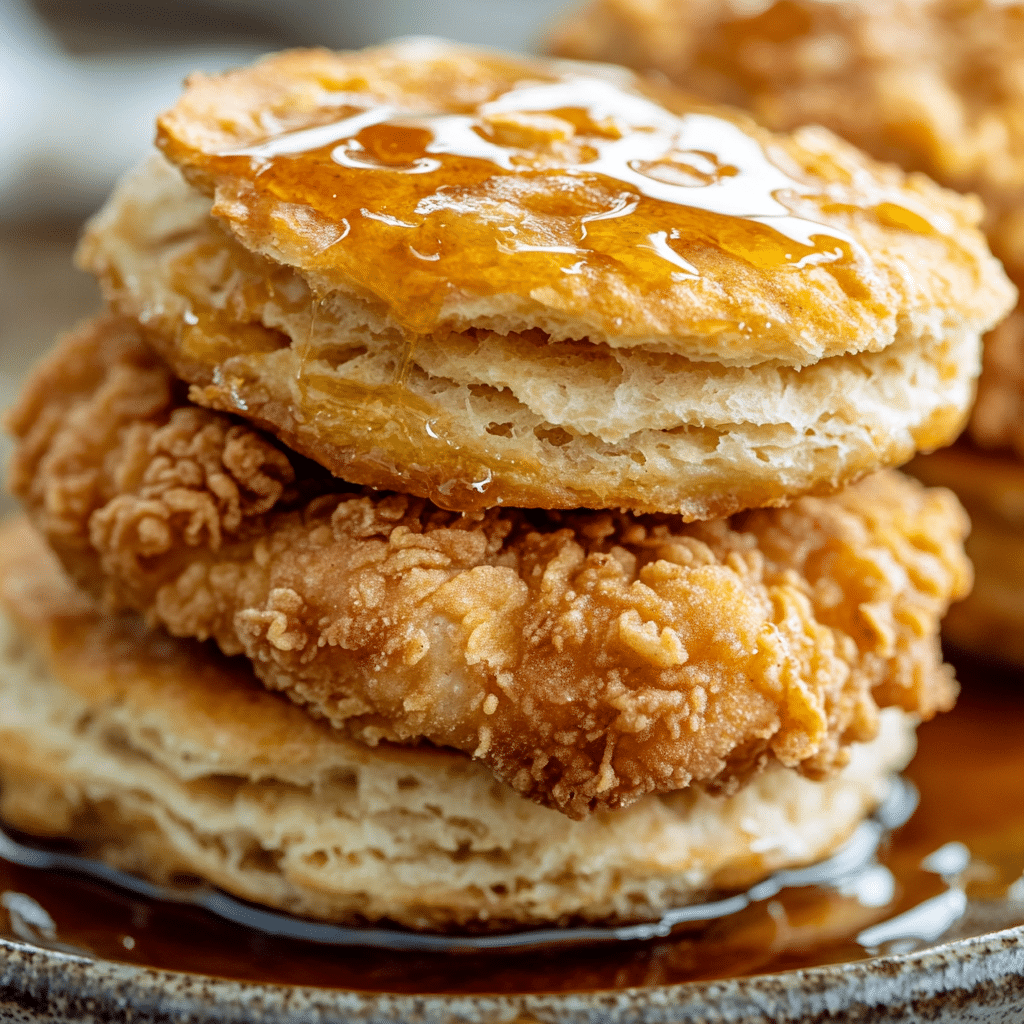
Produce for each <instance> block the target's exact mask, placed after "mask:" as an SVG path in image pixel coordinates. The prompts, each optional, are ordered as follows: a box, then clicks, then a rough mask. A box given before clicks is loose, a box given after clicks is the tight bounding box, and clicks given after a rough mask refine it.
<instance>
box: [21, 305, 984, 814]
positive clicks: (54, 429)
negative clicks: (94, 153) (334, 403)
mask: <svg viewBox="0 0 1024 1024" xmlns="http://www.w3.org/2000/svg"><path fill="white" fill-rule="evenodd" d="M175 387H176V382H175V380H174V378H173V377H172V376H171V374H170V373H169V371H168V370H167V368H166V366H164V365H163V364H161V363H160V362H159V361H158V360H157V359H156V358H155V357H154V356H153V355H152V354H151V353H150V351H149V350H148V349H147V348H146V347H145V346H144V345H143V344H142V342H141V341H140V339H139V337H138V334H137V331H136V329H135V328H134V327H133V326H132V325H131V324H130V323H129V322H125V321H118V320H111V319H108V320H99V321H95V322H93V323H92V324H91V325H87V326H86V327H84V328H83V329H82V330H81V331H80V332H79V334H77V335H74V336H71V337H69V338H68V339H66V340H65V341H64V342H63V344H62V345H61V346H59V347H58V349H57V351H56V352H55V353H54V354H53V355H52V356H51V357H50V359H49V360H48V361H47V362H45V363H44V364H42V365H41V366H40V367H39V369H38V370H37V371H36V373H35V375H34V377H33V378H32V379H31V380H30V381H29V382H28V384H27V386H26V388H25V391H24V393H23V396H22V398H21V401H20V403H19V405H18V407H17V408H16V409H15V410H14V411H13V413H12V414H11V416H10V417H9V426H10V427H11V429H12V430H13V432H14V433H15V434H16V435H17V436H18V438H19V447H18V451H17V453H16V455H15V458H14V460H13V462H12V466H11V471H10V486H11V488H12V490H13V491H14V492H15V493H16V494H17V495H18V496H19V497H21V498H22V499H23V500H24V501H25V503H26V505H27V507H28V510H29V512H30V514H31V515H32V516H33V518H34V519H35V521H36V523H37V524H38V525H39V526H40V528H41V529H42V531H43V533H44V535H45V536H46V538H47V540H48V541H49V542H50V543H51V545H53V547H54V548H55V550H56V551H57V552H58V553H59V554H60V556H61V557H62V559H63V560H64V561H65V564H66V565H67V566H68V567H69V568H70V570H71V572H72V574H73V575H74V577H75V578H76V580H78V581H79V582H80V583H82V584H83V585H84V586H86V587H88V588H90V589H91V590H93V591H94V592H98V593H102V594H103V596H104V597H105V599H106V602H107V605H108V606H125V605H127V606H129V607H132V608H135V609H138V610H143V611H145V612H146V613H147V615H148V616H149V617H150V618H151V619H152V620H154V621H156V622H159V623H162V624H164V625H166V626H167V628H168V629H170V631H171V632H172V633H175V634H177V635H183V636H198V637H203V638H205V637H213V638H215V639H216V640H217V641H218V643H219V644H220V645H221V647H222V648H223V649H224V650H225V651H226V652H228V653H232V654H234V653H245V654H246V655H248V657H249V658H250V659H251V660H252V662H253V665H254V668H255V670H256V673H257V675H258V676H259V677H260V678H261V679H262V680H263V681H264V682H265V683H267V684H268V685H269V686H271V687H273V688H279V689H283V690H286V691H287V692H288V693H289V694H290V695H291V696H292V697H293V698H294V699H296V700H298V701H300V702H302V703H304V704H307V705H309V706H310V708H311V709H312V710H314V711H316V712H317V713H319V714H322V715H324V716H326V717H327V718H329V719H330V720H331V721H332V722H333V723H334V724H335V725H337V726H339V727H342V728H345V729H347V730H348V731H349V732H350V733H351V734H352V735H355V736H358V737H360V738H361V739H363V740H366V741H368V742H370V743H373V742H376V741H378V740H381V739H387V740H393V741H402V742H409V741H416V740H421V739H428V740H430V741H432V742H433V743H435V744H438V745H442V746H451V747H455V748H457V749H460V750H463V751H465V752H466V753H469V754H472V755H473V756H474V757H476V758H477V759H479V760H481V761H482V762H483V763H484V764H486V765H487V766H488V767H489V768H491V769H492V770H493V771H494V772H495V774H497V775H498V777H499V778H501V779H502V780H504V781H505V782H508V783H509V784H511V785H512V786H513V787H514V788H515V789H516V790H518V791H519V792H521V793H522V794H524V795H526V796H529V797H531V798H532V799H535V800H537V801H542V802H546V803H548V804H550V805H552V806H554V807H557V808H558V809H560V810H562V811H564V812H565V813H567V814H569V815H570V816H574V817H582V816H584V815H586V814H587V813H589V812H591V811H593V810H595V809H597V808H600V807H615V806H626V805H629V804H631V803H633V802H635V801H636V800H638V799H639V798H640V797H641V796H643V795H644V794H646V793H651V792H666V791H669V790H675V789H683V788H686V787H688V786H690V785H693V784H701V785H704V786H706V787H710V788H714V789H719V790H721V789H724V790H727V791H731V790H734V789H735V788H736V786H737V785H738V783H739V782H740V781H742V780H743V779H744V778H746V777H748V776H750V774H751V773H752V772H754V771H756V770H757V769H759V768H762V767H763V766H764V765H765V764H767V763H769V762H771V761H776V760H777V761H779V762H781V763H782V764H784V765H786V766H788V767H792V768H798V769H799V770H800V771H802V772H804V773H806V774H809V775H812V776H821V775H822V774H827V773H828V772H830V771H832V770H834V769H835V768H836V767H837V766H838V765H840V764H842V763H843V762H844V760H845V758H846V756H847V747H848V745H849V744H850V743H851V742H856V741H864V740H867V739H870V738H871V737H872V736H873V735H874V734H875V730H876V728H877V716H878V707H879V706H880V705H882V706H885V705H897V706H899V707H902V708H904V709H906V710H909V711H914V712H918V713H920V714H922V715H924V716H926V717H927V716H929V715H931V714H932V713H933V712H935V711H936V710H939V709H942V708H946V707H948V706H949V705H950V704H951V702H952V699H953V694H954V683H953V680H952V676H951V673H950V672H949V670H948V668H946V667H945V666H943V665H942V663H941V657H940V654H939V651H938V645H937V641H936V633H937V624H938V619H939V617H940V616H941V615H942V613H943V612H944V611H945V609H946V607H947V605H948V602H949V600H950V599H951V598H953V597H956V596H959V595H961V594H963V593H964V592H965V590H966V588H967V586H968V583H969V567H968V565H967V563H966V560H965V559H964V556H963V552H962V547H961V544H962V539H963V536H964V534H965V532H966V528H967V524H966V520H965V517H964V515H963V513H962V511H961V510H960V508H959V506H958V505H957V504H956V502H955V499H953V497H952V496H951V495H950V494H948V493H947V492H944V491H925V490H923V489H921V488H920V487H919V485H917V484H915V483H912V482H910V481H908V480H906V479H904V478H901V477H899V476H897V475H895V474H879V475H876V476H874V477H872V478H870V479H868V480H867V481H865V482H863V483H862V484H860V485H857V486H855V487H852V488H848V489H847V490H846V491H844V492H842V493H841V494H839V495H837V496H835V497H833V498H830V499H825V500H816V499H803V500H801V501H798V502H797V503H795V504H794V505H793V507H792V508H790V509H788V510H784V511H761V512H754V513H751V514H748V515H746V516H743V517H740V518H737V519H736V520H734V521H731V522H730V521H726V520H718V521H714V522H710V523H701V524H695V525H689V526H687V525H685V524H683V523H682V522H681V521H680V520H679V519H678V518H675V517H665V516H662V517H636V516H630V515H626V514H613V513H595V512H577V513H532V514H531V513H528V512H523V511H521V510H511V509H508V510H491V511H489V512H487V513H478V514H472V515H457V514H453V513H447V512H443V511H440V510H437V509H435V508H433V507H432V506H430V505H429V504H427V503H425V502H423V501H422V500H416V499H413V498H410V497H408V496H406V495H397V494H392V495H383V494H370V493H360V492H358V491H351V490H350V491H345V490H344V489H341V490H340V491H339V489H338V484H337V482H336V481H331V480H330V478H329V477H327V475H326V474H323V473H319V474H318V473H317V472H316V471H315V470H314V469H313V468H312V467H310V466H308V465H307V464H304V463H302V462H301V461H297V460H296V459H295V457H294V456H290V454H289V453H287V452H286V451H283V450H282V449H280V448H279V447H277V446H276V445H275V444H273V443H272V442H270V441H269V440H268V439H266V438H265V437H263V436H261V435H259V434H258V433H256V432H255V431H253V430H252V429H251V428H249V427H247V426H243V425H240V424H238V423H237V422H236V421H233V420H232V419H230V418H228V417H226V416H224V415H222V414H219V413H214V412H210V411H208V410H204V409H200V408H197V407H195V406H191V405H188V404H186V403H184V402H183V401H182V400H181V399H180V398H178V397H177V396H176V395H175ZM318 488H319V489H321V490H323V489H324V488H326V493H321V494H320V495H319V496H317V497H314V498H312V499H310V498H309V496H308V495H309V493H310V491H311V490H312V491H315V490H316V489H318Z"/></svg>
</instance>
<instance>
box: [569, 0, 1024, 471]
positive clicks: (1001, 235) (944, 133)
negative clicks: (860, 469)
mask: <svg viewBox="0 0 1024 1024" xmlns="http://www.w3.org/2000/svg"><path fill="white" fill-rule="evenodd" d="M551 45H552V46H553V48H554V49H555V50H556V51H558V52H560V53H562V54H566V55H570V56H574V57H586V58H590V59H597V60H616V61H621V62H622V63H624V64H627V65H629V66H630V67H634V68H639V69H643V70H653V71H657V72H660V73H662V74H664V75H667V76H668V77H669V78H670V79H671V80H672V81H673V82H675V83H676V84H677V85H679V86H681V87H682V88H685V89H689V90H692V91H693V92H694V93H695V94H696V95H699V96H702V97H704V98H705V99H708V100H714V101H717V102H724V103H732V104H735V105H736V106H738V107H743V108H746V109H748V110H750V111H751V112H752V113H753V114H754V115H755V116H756V117H757V118H758V119H759V120H760V121H761V122H762V123H764V124H766V125H768V126H769V127H771V128H774V129H776V130H790V129H793V128H795V127H797V126H799V125H803V124H811V123H813V124H822V125H825V126H826V127H827V128H830V129H831V130H833V131H835V132H838V133H839V134H840V135H842V136H843V137H844V138H845V139H848V140H849V141H850V142H853V143H854V144H856V145H857V146H860V147H861V148H862V149H864V150H865V151H866V152H868V153H870V154H872V155H873V156H875V157H877V158H879V159H884V160H891V161H893V162H895V163H898V164H900V165H901V166H902V167H905V168H907V169H908V170H914V171H923V172H924V173H926V174H928V175H930V176H931V177H932V178H934V179H935V180H937V181H939V182H941V183H942V184H943V185H946V186H949V187H951V188H955V189H957V190H958V191H962V192H974V193H977V194H978V195H980V196H981V198H982V200H983V201H984V203H985V208H986V217H985V230H986V233H987V235H988V238H989V242H990V244H991V246H992V249H993V251H994V252H995V254H996V256H998V257H999V258H1000V259H1001V260H1002V261H1003V263H1004V264H1005V265H1006V269H1007V271H1008V273H1009V275H1010V277H1011V279H1012V280H1013V281H1014V282H1015V283H1017V284H1018V285H1020V284H1021V282H1024V116H1022V114H1021V111H1022V110H1024V4H1021V3H1019V2H1003V0H977V2H971V3H963V2H960V0H847V2H844V3H834V2H830V0H778V2H775V0H758V2H755V3H753V4H749V3H738V2H735V0H654V2H647V0H643V2H641V0H594V2H592V3H589V4H586V5H585V6H583V7H582V8H581V9H580V10H577V11H576V12H574V13H573V14H572V15H571V16H570V17H569V18H568V19H566V21H565V22H564V24H563V25H562V26H561V27H560V28H559V29H557V30H556V32H555V33H554V36H553V39H552V41H551ZM1021 319H1022V314H1021V313H1020V312H1019V311H1018V312H1017V313H1015V314H1014V315H1013V316H1012V317H1011V318H1010V320H1008V321H1007V322H1006V323H1005V324H1003V325H1001V326H1000V327H999V328H998V329H997V330H996V331H994V332H993V333H992V334H991V335H990V336H989V337H988V338H987V339H986V353H985V369H984V372H983V373H982V376H981V380H980V381H979V388H978V404H977V407H976V409H975V411H974V414H973V416H972V419H971V426H970V430H971V436H972V439H973V441H974V442H975V443H976V444H978V445H980V446H982V447H984V448H991V449H1002V450H1013V451H1016V452H1017V453H1018V454H1024V341H1022V335H1024V330H1022V326H1021Z"/></svg>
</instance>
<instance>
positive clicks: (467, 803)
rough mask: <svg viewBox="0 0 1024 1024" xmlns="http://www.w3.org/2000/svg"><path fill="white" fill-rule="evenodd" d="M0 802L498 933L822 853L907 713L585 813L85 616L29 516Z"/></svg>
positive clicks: (204, 866)
mask: <svg viewBox="0 0 1024 1024" xmlns="http://www.w3.org/2000/svg"><path fill="white" fill-rule="evenodd" d="M0 567H2V571H0V605H2V608H3V615H2V617H0V701H2V704H3V708H4V714H3V719H2V723H0V815H2V816H3V818H4V820H5V821H6V822H7V823H8V824H10V825H12V826H14V827H15V828H18V829H21V830H24V831H25V832H28V833H30V834H33V835H37V836H41V837H51V838H68V839H72V840H75V841H77V842H80V843H82V844H84V846H85V849H86V850H87V852H88V853H90V854H91V855H93V856H98V857H101V858H102V859H104V860H106V861H107V862H108V863H111V864H113V865H115V866H117V867H120V868H123V869H127V870H130V871H134V872H138V873H141V874H143V875H145V876H147V877H150V878H154V879H156V880H159V881H161V882H173V881H174V880H175V879H176V878H177V877H178V876H181V875H185V876H192V877H194V876H196V875H199V876H201V877H203V878H206V879H209V880H210V881H211V882H213V883H214V884H216V885H219V886H220V887H222V888H223V889H225V890H227V891H229V892H232V893H234V894H236V895H238V896H240V897H242V898H245V899H248V900H252V901H254V902H258V903H261V904H265V905H267V906H270V907H276V908H279V909H281V910H285V911H289V912H292V913H297V914H302V915H306V916H309V917H313V918H320V919H325V920H329V921H337V922H344V923H352V924H358V923H364V922H368V921H370V922H372V921H379V920H382V919H387V920H390V921H394V922H396V923H399V924H402V925H405V926H408V927H411V928H417V929H441V930H443V929H445V928H451V927H460V928H470V929H474V930H492V929H497V928H501V927H511V926H517V925H519V926H522V925H536V924H541V923H547V924H553V923H564V924H569V923H572V922H574V921H582V920H587V921H618V922H626V921H635V920H645V919H650V918H655V917H657V916H659V915H660V914H662V913H663V912H664V911H665V910H667V909H669V908H671V907H674V906H679V905H683V904H686V903H689V902H693V901H695V900H703V899H705V898H706V897H708V896H709V895H713V894H715V893H717V892H719V891H728V890H732V889H736V888H740V889H742V888H745V887H747V886H749V885H750V884H751V883H752V882H754V881H756V880H757V879H758V878H760V877H762V876H763V875H765V874H768V873H770V872H772V871H774V870H777V869H779V868H782V867H787V866H793V865H798V864H803V863H807V862H812V861H815V860H817V859H819V858H821V857H824V856H827V855H828V854H829V853H830V852H831V851H832V850H833V849H834V848H835V847H836V846H837V845H838V844H839V843H841V842H842V841H843V840H844V839H845V838H846V837H847V836H848V835H849V834H850V832H851V831H852V830H853V829H854V827H855V826H856V824H857V822H858V821H859V820H860V819H861V818H862V817H863V815H864V814H866V813H868V812H869V811H870V809H871V808H872V807H873V806H875V805H876V804H877V803H878V801H879V800H880V799H881V798H882V796H883V795H884V793H885V791H886V786H887V780H888V777H889V775H890V773H891V772H893V771H898V770H899V769H900V768H901V767H902V766H903V765H904V764H905V763H906V761H907V760H908V759H909V757H910V756H911V754H912V752H913V746H914V741H913V726H914V719H913V716H910V715H907V714H905V713H903V712H901V711H898V710H894V709H893V710H888V711H885V712H883V713H882V716H881V723H880V730H879V734H878V737H877V738H876V739H875V740H873V741H872V742H871V743H869V744H863V745H861V744H857V745H855V746H853V747H852V748H851V757H850V761H849V763H848V764H847V766H846V767H845V768H844V769H843V770H842V771H841V772H840V773H838V774H837V775H835V776H833V777H832V778H831V779H829V780H827V781H824V782H814V781H811V780H809V779H806V778H804V777H802V776H800V775H798V774H797V773H795V772H792V771H789V770H788V769H786V768H784V767H782V766H781V765H779V764H776V765H774V766H772V767H770V768H769V769H768V770H766V771H765V772H764V773H763V774H761V775H760V776H759V777H758V778H757V779H756V780H755V781H754V782H752V783H751V785H749V786H748V787H746V788H745V789H744V790H742V791H741V792H740V793H737V794H736V795H734V796H731V797H716V796H710V795H708V794H707V793H704V792H701V791H699V790H689V791H687V792H684V793H675V794H672V795H668V796H648V797H645V798H644V799H643V800H640V801H638V802H637V803H636V804H634V805H633V806H632V807H631V808H629V809H628V810H625V811H605V812H600V813H598V814H595V815H592V816H591V817H589V818H588V819H587V820H586V821H571V820H570V819H568V818H566V817H565V816H564V815H562V814H558V813H557V812H555V811H552V810H550V809H547V808H543V807H539V806H537V805H536V804H533V803H530V802H528V801H525V800H523V799H521V798H520V796H519V795H518V794H517V793H516V792H514V791H513V790H512V789H510V788H509V787H508V786H506V785H504V784H502V783H500V782H497V781H495V779H494V778H493V776H492V775H491V773H490V772H489V771H487V769H486V768H485V767H484V766H483V765H481V764H479V763H475V762H473V761H471V760H470V759H469V758H468V757H466V756H465V755H462V754H458V753H456V752H452V751H446V750H438V749H434V748H430V747H420V748H414V749H413V748H404V747H396V746H392V745H388V744H383V745H381V746H379V747H378V748H376V749H375V750H370V749H368V748H366V747H365V746H364V745H362V744H359V743H356V742H353V741H352V740H349V739H347V738H345V737H344V736H342V735H341V734H340V733H339V732H338V731H337V730H335V729H332V728H331V727H330V726H329V725H328V724H327V723H326V722H322V721H320V722H317V721H315V720H314V719H312V718H311V717H310V716H309V715H308V714H306V713H305V712H304V711H303V710H301V709H300V708H297V707H295V706H294V705H293V704H291V703H290V702H289V701H287V700H286V699H284V698H283V697H282V696H281V695H280V694H272V693H269V692H267V691H266V690H265V689H264V688H263V687H261V686H260V685H259V684H258V683H257V682H256V680H255V679H254V677H253V676H252V674H251V672H250V671H249V669H248V667H247V666H246V665H245V663H244V662H242V661H240V660H239V659H226V658H224V657H223V656H221V655H220V654H219V653H218V652H217V651H216V650H215V648H213V647H212V645H203V644H199V643H196V642H194V641H186V640H175V639H171V638H169V637H168V636H167V635H166V634H165V633H164V632H163V631H161V630H158V629H156V630H154V629H149V628H147V627H146V626H145V625H144V623H143V622H142V621H141V619H139V618H138V617H135V616H132V615H125V616H109V615H104V614H100V613H99V612H98V611H97V609H96V608H95V606H94V605H93V604H92V602H91V601H89V600H88V599H86V598H85V597H84V596H83V595H82V594H81V593H80V592H78V591H76V590H75V589H74V588H73V587H72V586H71V585H70V584H69V583H68V582H67V580H66V578H65V577H64V576H63V573H62V572H61V571H60V568H59V566H58V565H57V563H56V560H55V559H54V558H53V557H52V555H51V554H50V552H49V551H48V550H47V549H46V547H45V545H44V543H43V542H42V540H41V539H40V538H39V537H38V535H36V534H35V533H34V531H33V530H31V528H29V527H28V526H27V525H26V524H25V523H24V522H16V523H12V524H8V525H6V526H5V527H3V529H2V532H0Z"/></svg>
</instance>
